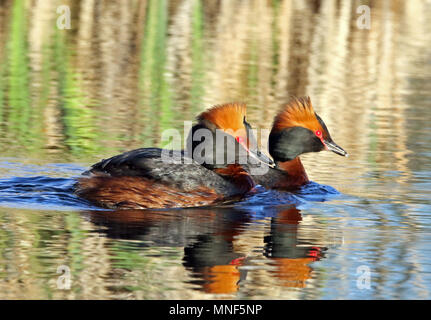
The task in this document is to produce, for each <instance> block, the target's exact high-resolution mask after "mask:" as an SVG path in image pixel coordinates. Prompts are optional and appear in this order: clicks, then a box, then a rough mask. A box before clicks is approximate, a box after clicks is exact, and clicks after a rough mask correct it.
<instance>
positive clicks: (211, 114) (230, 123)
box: [197, 102, 246, 132]
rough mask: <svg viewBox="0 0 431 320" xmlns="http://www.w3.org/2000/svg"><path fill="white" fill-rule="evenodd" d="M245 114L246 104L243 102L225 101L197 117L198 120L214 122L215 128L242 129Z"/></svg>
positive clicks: (234, 130)
mask: <svg viewBox="0 0 431 320" xmlns="http://www.w3.org/2000/svg"><path fill="white" fill-rule="evenodd" d="M245 116H246V105H245V104H244V103H235V102H234V103H226V104H221V105H216V106H214V107H212V108H210V109H208V110H206V111H204V112H202V113H201V114H200V115H199V116H198V117H197V119H198V121H202V120H206V121H209V122H211V123H212V124H214V125H215V126H216V127H217V129H221V130H225V131H226V130H232V131H233V132H236V131H238V130H244V118H245Z"/></svg>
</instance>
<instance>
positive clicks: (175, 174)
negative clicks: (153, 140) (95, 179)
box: [83, 148, 233, 192]
mask: <svg viewBox="0 0 431 320" xmlns="http://www.w3.org/2000/svg"><path fill="white" fill-rule="evenodd" d="M83 174H84V175H89V174H108V175H111V176H139V177H144V178H148V179H151V180H154V181H157V182H162V183H164V184H166V185H171V186H175V187H178V188H181V189H183V190H185V191H191V190H194V189H195V188H197V187H202V186H205V187H208V188H211V189H215V190H220V192H222V191H223V192H226V190H228V189H232V190H233V187H232V183H231V182H229V181H228V180H226V179H224V178H223V177H222V176H220V175H218V174H217V173H215V172H213V171H211V170H209V169H207V168H205V167H204V166H202V165H200V164H198V163H197V162H195V161H193V160H192V159H191V158H189V157H187V154H186V152H184V151H172V150H166V149H159V148H141V149H136V150H132V151H128V152H125V153H122V154H119V155H116V156H114V157H111V158H109V159H104V160H102V161H100V162H98V163H96V164H94V165H93V166H91V168H90V170H88V171H86V172H84V173H83Z"/></svg>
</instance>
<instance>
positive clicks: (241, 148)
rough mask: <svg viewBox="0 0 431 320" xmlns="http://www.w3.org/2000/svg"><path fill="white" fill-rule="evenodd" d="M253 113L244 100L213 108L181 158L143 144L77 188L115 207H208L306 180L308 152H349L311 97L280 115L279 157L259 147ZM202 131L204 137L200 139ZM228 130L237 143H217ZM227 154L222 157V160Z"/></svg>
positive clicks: (96, 169)
mask: <svg viewBox="0 0 431 320" xmlns="http://www.w3.org/2000/svg"><path fill="white" fill-rule="evenodd" d="M245 116H246V106H245V105H244V104H235V103H233V104H224V105H219V106H215V107H212V108H210V109H208V110H207V111H205V112H203V113H201V114H200V115H199V116H198V117H197V124H196V125H195V126H193V128H192V129H191V132H190V134H189V138H188V148H187V149H188V151H189V152H186V151H170V152H171V153H170V154H171V155H173V154H175V156H176V158H175V157H172V158H167V157H164V155H165V154H169V151H168V152H167V153H166V151H167V150H163V149H159V148H142V149H136V150H132V151H129V152H125V153H123V154H120V155H117V156H114V157H112V158H109V159H105V160H102V161H101V162H99V163H96V164H94V165H93V166H92V167H91V168H90V170H88V171H86V172H85V173H84V176H83V177H81V178H79V179H78V182H77V184H76V186H75V192H76V194H77V195H79V196H80V197H82V198H85V199H87V200H89V201H91V202H92V203H94V204H96V205H98V206H101V207H105V208H111V209H116V208H120V209H138V208H174V207H197V206H205V205H212V204H216V203H220V202H224V201H227V200H232V199H239V198H241V197H242V196H244V195H245V194H246V193H248V192H249V191H251V190H252V189H253V188H254V187H255V186H256V185H258V184H259V185H262V186H263V187H265V188H267V189H281V190H292V189H295V188H298V187H300V186H302V185H304V184H306V183H307V182H308V181H309V180H308V177H307V174H306V172H305V169H304V167H303V165H302V163H301V160H300V158H299V156H300V155H301V154H304V153H307V152H319V151H322V150H330V151H333V152H335V153H337V154H339V155H342V156H347V153H346V152H345V151H344V150H343V149H342V148H341V147H339V146H338V145H337V144H336V143H335V142H334V141H333V140H332V138H331V136H330V134H329V131H328V129H327V127H326V125H325V123H324V122H323V120H322V119H321V118H320V117H319V116H318V115H317V114H316V113H315V112H314V110H313V106H312V104H311V100H310V98H309V97H303V98H293V99H292V100H291V101H290V102H289V103H288V104H287V105H286V106H284V107H283V108H282V109H281V110H280V111H279V113H278V114H277V115H276V117H275V119H274V123H273V126H272V130H271V133H270V135H269V144H268V146H269V153H270V155H271V156H272V158H273V159H274V161H272V160H271V159H269V158H268V157H267V156H265V155H264V154H263V153H262V152H260V151H259V149H258V148H257V147H256V143H255V138H254V136H253V134H252V132H251V129H252V128H251V126H250V125H249V124H248V123H247V121H246V117H245ZM202 130H203V133H204V134H202V135H201V139H200V140H199V139H195V138H194V137H195V135H196V133H199V132H201V131H202ZM205 130H206V131H205ZM205 132H209V133H210V135H209V136H208V135H205ZM220 133H221V134H222V137H223V139H226V141H230V142H231V143H230V144H229V143H226V145H224V146H223V149H220V148H217V146H216V143H217V142H216V141H217V139H216V137H218V136H219V134H220ZM202 137H203V139H202ZM218 141H219V140H218ZM223 141H225V140H223ZM227 145H230V146H233V147H234V151H233V157H234V159H231V161H229V160H226V157H225V156H226V154H227V153H228V152H229V151H231V150H230V149H229V148H228V147H226V146H227ZM202 150H203V151H204V152H202ZM241 152H242V153H241ZM220 153H221V158H222V161H218V162H216V161H214V159H216V158H217V159H220ZM241 154H243V155H244V154H245V155H246V158H245V159H246V161H245V162H244V161H242V162H241V161H239V159H240V155H241ZM197 155H199V159H197ZM174 158H175V159H176V160H175V159H174ZM172 159H174V160H172ZM192 159H193V160H192ZM184 160H189V161H184ZM252 160H254V161H252ZM256 160H258V161H256ZM257 164H258V165H262V164H263V165H267V166H268V168H267V170H265V171H266V173H265V174H256V173H255V171H253V170H252V169H253V167H254V166H256V165H257Z"/></svg>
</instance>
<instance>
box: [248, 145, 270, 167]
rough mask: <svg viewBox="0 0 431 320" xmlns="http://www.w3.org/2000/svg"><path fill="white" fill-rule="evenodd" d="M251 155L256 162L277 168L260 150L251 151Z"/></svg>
mask: <svg viewBox="0 0 431 320" xmlns="http://www.w3.org/2000/svg"><path fill="white" fill-rule="evenodd" d="M249 154H250V156H251V157H253V158H255V159H256V160H258V161H260V162H262V163H264V164H266V165H268V166H270V167H272V168H273V167H275V163H274V161H272V159H270V158H269V157H268V156H267V155H266V154H264V153H262V152H261V151H260V150H259V149H257V150H249Z"/></svg>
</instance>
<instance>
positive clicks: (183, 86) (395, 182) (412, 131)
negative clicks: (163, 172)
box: [0, 0, 431, 299]
mask: <svg viewBox="0 0 431 320" xmlns="http://www.w3.org/2000/svg"><path fill="white" fill-rule="evenodd" d="M367 3H369V5H370V7H371V29H370V30H366V29H359V28H357V26H356V19H357V18H358V14H357V13H356V8H357V7H358V6H359V5H360V4H362V2H361V1H336V0H326V1H323V0H322V1H293V0H284V1H281V0H280V1H260V0H250V1H234V0H229V1H213V0H209V1H198V0H176V1H167V0H148V1H144V0H142V1H137V0H134V1H124V2H122V5H121V6H119V5H118V4H117V3H115V2H111V1H94V0H82V1H71V0H69V1H59V0H46V1H45V0H44V1H12V0H5V1H1V2H0V148H1V150H2V156H6V157H22V158H30V159H38V161H51V162H60V161H61V162H74V163H78V162H79V163H85V164H86V165H87V164H90V163H92V162H95V161H97V160H99V159H100V158H102V157H107V156H109V155H112V154H115V153H118V152H121V151H125V150H128V149H132V148H137V147H141V146H145V147H148V146H160V136H161V133H162V131H163V130H165V129H169V128H177V129H180V130H181V129H182V128H183V121H189V120H192V119H193V118H194V116H195V115H196V114H197V113H199V112H200V111H202V110H204V109H205V108H207V107H209V106H211V105H214V104H219V103H224V102H228V101H243V102H246V103H247V105H248V118H249V122H250V123H251V124H252V125H253V126H254V127H256V128H270V126H271V122H272V119H273V117H274V115H275V113H276V111H277V110H278V108H279V107H280V106H281V105H283V104H284V103H286V102H287V100H288V99H289V97H290V96H291V95H297V96H300V95H309V96H310V97H311V99H312V102H313V104H314V106H315V110H316V111H317V113H319V115H320V116H321V117H322V118H323V119H324V120H325V123H326V124H327V126H328V128H329V130H330V131H331V134H332V137H333V138H334V140H335V141H336V142H337V143H338V144H339V145H341V146H342V147H343V148H345V149H346V150H347V151H348V152H349V154H350V157H349V158H348V159H345V158H342V157H338V156H336V155H334V154H329V153H320V154H312V155H306V156H304V163H305V166H306V168H307V171H308V174H309V176H310V178H311V179H312V180H314V181H318V182H319V183H325V184H329V185H331V186H333V187H335V188H337V189H338V190H340V191H341V192H343V193H346V194H349V195H356V196H362V197H364V198H365V199H375V198H385V197H387V194H386V193H387V190H388V189H390V190H391V191H392V193H393V194H391V196H392V197H394V198H397V197H398V198H399V199H401V197H405V198H403V199H408V200H409V201H410V200H411V199H412V198H411V197H413V196H409V195H406V193H408V192H409V191H411V188H413V187H412V186H411V181H412V179H414V172H415V170H417V168H418V164H419V165H422V166H424V167H425V165H424V164H421V162H420V161H421V160H420V159H419V160H416V159H414V155H415V154H417V153H419V152H423V148H424V147H423V145H419V144H418V143H415V141H414V140H415V139H416V137H417V136H425V133H424V132H426V131H427V128H426V127H421V126H419V125H418V126H416V125H414V124H412V123H413V122H415V121H421V120H422V122H421V123H422V124H423V125H424V126H426V125H427V122H426V121H425V120H424V119H430V118H431V109H430V108H429V101H430V95H429V92H431V64H430V63H429V60H430V57H431V47H430V46H429V43H431V22H430V21H431V20H430V19H429V18H430V16H431V4H430V2H429V1H428V2H427V1H421V0H409V1H389V0H386V1H385V0H382V1H368V2H367ZM60 4H68V5H69V6H70V8H71V12H72V29H71V30H59V29H57V28H56V27H55V23H56V19H57V17H58V14H57V13H56V8H57V7H58V6H59V5H60ZM428 122H429V121H428ZM428 128H429V123H428ZM427 137H429V135H428V136H427ZM418 139H419V138H418ZM423 141H425V144H426V143H427V141H429V139H428V140H426V139H425V140H423ZM262 144H263V146H266V137H262ZM35 161H36V160H35ZM30 162H31V161H30ZM425 168H426V167H425ZM387 172H391V173H393V175H392V176H385V174H386V173H387ZM364 177H365V178H370V179H369V180H371V181H377V182H378V183H379V184H378V187H379V188H380V189H379V190H378V191H376V188H372V187H370V184H371V182H368V180H367V179H364ZM375 177H377V178H376V179H375V180H372V179H371V178H375ZM363 180H365V182H364V181H363ZM377 182H376V183H377ZM381 189H385V191H384V192H383V191H382V190H381ZM1 214H2V218H1V220H2V221H8V222H7V223H5V224H4V229H5V231H4V232H5V236H4V238H3V239H9V240H7V241H9V242H10V241H12V243H6V242H7V241H6V240H2V241H5V242H4V246H3V247H5V248H8V249H7V250H6V251H7V252H6V258H5V259H6V260H7V261H8V268H9V270H5V267H4V265H5V264H2V267H1V269H0V273H1V274H4V273H5V272H6V273H7V274H8V276H7V277H6V278H3V279H6V280H5V281H3V282H0V292H2V298H16V297H23V295H24V292H25V297H27V298H39V297H47V298H83V299H87V298H102V297H115V298H160V297H162V298H178V290H180V291H181V292H182V296H181V297H182V298H202V297H208V295H204V293H206V294H210V293H224V294H225V295H222V296H221V297H235V296H236V295H235V294H237V293H238V291H239V290H245V291H247V290H250V292H253V293H254V294H255V295H254V296H255V297H265V293H264V292H261V291H259V290H258V289H255V288H261V287H265V288H267V287H268V286H272V287H273V288H274V289H273V292H272V294H273V296H274V297H278V298H295V297H298V296H299V293H298V291H294V290H293V291H283V290H282V288H283V286H284V285H285V286H287V287H297V288H300V287H305V286H306V284H307V285H308V287H311V288H319V287H320V286H321V285H322V283H321V282H322V281H323V280H322V279H320V278H313V276H312V269H311V267H310V264H309V262H311V260H312V258H310V257H309V256H307V255H306V254H305V255H304V254H303V255H302V256H301V255H299V256H297V257H295V258H292V257H291V256H290V255H287V256H286V257H283V256H280V257H275V258H273V259H274V262H273V264H272V265H271V266H270V267H268V268H267V269H265V268H262V269H259V270H256V271H254V272H253V273H252V274H251V275H249V276H248V278H247V282H246V284H245V288H242V289H241V288H240V286H239V285H238V281H239V280H240V279H241V277H243V276H244V275H243V274H244V272H247V269H246V268H245V269H244V268H241V267H240V266H237V265H236V264H235V263H234V264H230V262H231V261H241V260H235V259H237V258H243V257H247V258H248V259H255V260H254V263H255V264H259V261H260V260H259V259H262V257H261V255H256V254H254V253H253V252H254V251H253V250H257V249H256V248H258V249H259V250H260V249H262V248H265V246H267V243H265V235H267V233H268V230H267V229H266V228H267V227H268V221H262V223H263V224H262V226H261V227H260V226H259V225H257V226H253V228H247V227H240V228H238V229H235V228H234V227H232V226H230V228H231V229H232V228H233V229H232V230H227V231H229V232H232V231H234V232H237V234H235V235H234V236H231V238H230V239H226V237H227V234H228V233H229V232H227V231H226V230H221V231H220V232H221V235H220V234H217V233H216V235H212V236H213V237H214V236H215V237H216V238H217V239H216V240H219V241H221V242H220V243H219V244H220V245H225V246H227V247H226V248H228V250H227V253H229V254H230V255H231V256H230V255H227V256H229V258H232V259H231V260H230V261H228V260H229V259H227V260H226V261H221V262H220V261H219V262H216V263H214V264H213V265H203V266H202V267H201V268H197V269H196V268H195V269H193V268H188V267H186V266H184V265H183V263H182V262H181V261H182V259H184V257H183V256H184V249H183V248H182V247H174V246H169V245H166V248H165V246H164V245H161V246H160V247H159V248H158V249H160V250H162V248H163V249H165V250H166V252H167V253H168V254H170V255H172V262H170V263H169V262H167V261H166V260H164V263H165V265H163V266H162V267H161V268H160V267H157V268H156V266H158V263H159V257H158V256H157V254H156V252H154V256H152V255H151V249H148V250H147V251H145V255H144V254H143V253H140V252H139V251H136V252H134V251H133V250H125V249H124V248H125V247H127V246H133V244H134V241H135V240H127V241H126V240H122V241H114V240H112V239H111V237H112V236H114V237H115V235H112V234H108V237H104V236H101V235H100V234H98V233H96V232H93V230H94V228H95V225H94V224H96V225H97V223H98V221H99V220H98V219H99V218H100V214H98V213H87V214H84V216H85V219H84V218H82V216H81V215H80V213H76V212H75V213H73V212H72V213H67V214H64V213H58V212H48V213H44V214H42V215H38V216H35V217H33V216H32V215H29V214H28V211H26V210H18V209H1ZM135 214H136V213H135ZM280 214H281V215H282V213H280ZM154 215H156V217H157V219H156V218H155V217H154V216H152V218H151V217H149V218H148V221H146V222H145V221H142V220H143V219H144V220H145V217H142V216H140V215H139V214H138V216H137V217H136V216H135V217H133V213H131V216H130V217H129V216H122V217H121V220H122V221H120V222H121V223H125V221H124V220H125V219H127V218H130V219H132V221H128V224H127V228H125V229H126V230H125V231H127V229H128V228H131V226H130V223H132V225H133V222H134V223H136V224H137V226H138V229H139V228H142V229H145V228H147V229H148V228H150V227H148V226H147V225H146V224H147V223H148V224H150V225H151V222H153V221H158V224H159V225H158V227H159V228H160V230H162V229H163V228H162V227H161V226H163V224H164V223H165V221H164V220H163V218H166V220H167V221H166V230H170V229H169V228H170V227H172V226H171V225H170V224H169V221H170V219H173V220H175V219H177V220H178V219H180V220H181V219H186V218H185V217H188V215H187V213H184V217H183V218H179V217H175V216H171V215H169V214H167V216H163V214H161V215H157V214H156V213H155V214H154ZM376 215H379V213H376ZM196 216H197V217H200V218H202V217H205V219H209V220H210V221H211V218H212V215H211V214H210V213H208V212H206V213H205V214H203V215H202V216H200V215H198V214H197V213H196V212H193V213H192V214H191V215H190V217H189V218H190V220H191V221H193V219H194V218H195V217H196ZM111 218H112V219H116V218H118V216H116V215H115V214H112V215H109V216H104V217H103V219H104V220H103V219H102V220H103V221H104V223H105V224H106V223H107V221H108V220H109V219H111ZM133 219H134V220H133ZM279 219H281V220H283V218H282V217H279ZM303 219H304V220H302V221H301V222H300V223H299V225H295V224H294V223H293V224H292V223H287V224H281V226H280V225H279V226H278V227H279V228H281V229H283V228H285V229H284V231H283V232H279V233H278V234H283V233H286V234H288V235H290V236H292V235H293V236H294V239H296V238H295V235H296V236H298V235H297V232H300V233H301V236H298V237H299V238H301V237H304V238H306V239H312V241H309V242H311V243H312V244H313V245H314V246H322V247H325V246H327V245H328V241H329V240H328V237H329V236H328V235H327V234H324V232H322V229H321V228H319V227H316V226H319V224H321V223H325V221H323V222H322V221H320V220H319V219H321V217H318V218H315V217H314V218H312V217H310V216H307V217H303ZM323 220H324V219H323ZM406 221H407V222H406V223H407V224H408V226H409V228H413V229H414V218H410V217H408V218H406ZM108 222H109V221H108ZM111 222H112V221H111ZM177 222H178V221H177ZM190 223H191V225H192V226H191V227H190V226H187V228H193V222H190ZM205 223H206V222H202V221H199V223H197V224H196V229H199V232H202V228H204V226H205ZM208 223H209V224H211V222H208ZM242 223H244V225H247V222H246V221H242ZM44 224H46V225H48V226H50V225H55V226H56V228H55V229H56V230H57V231H55V232H54V231H50V230H49V228H45V227H43V225H44ZM32 225H36V226H37V227H36V228H33V227H31V226H32ZM160 225H161V226H160ZM173 225H175V226H176V227H178V228H179V226H178V225H176V224H173ZM11 226H13V228H12V227H11ZM221 226H224V227H225V225H223V223H222V224H221ZM295 226H296V227H295ZM105 227H106V226H105ZM273 227H274V228H277V226H275V225H274V226H273ZM269 228H270V231H269V232H270V233H271V228H272V226H269ZM61 229H64V230H65V231H64V232H61V231H58V230H61ZM147 229H145V230H147ZM208 229H209V230H211V231H212V232H213V231H214V230H217V228H216V227H214V226H213V225H211V226H210V227H208ZM286 229H287V231H286ZM109 230H110V229H109V226H108V232H109ZM160 230H159V231H160ZM114 231H115V232H118V223H117V227H116V228H114ZM40 232H41V233H50V232H52V233H53V234H52V235H50V237H48V238H50V239H52V242H48V243H43V241H42V242H41V243H39V242H38V241H39V240H38V239H39V238H38V237H39V236H38V233H40ZM56 232H57V233H58V234H55V233H56ZM187 232H188V233H187V234H189V235H190V234H192V235H198V234H199V232H198V231H196V232H194V231H193V230H192V231H190V230H189V229H188V231H187ZM223 232H224V233H223ZM274 232H275V235H274V234H272V237H273V240H272V241H278V240H280V239H278V238H277V232H276V231H273V233H274ZM138 233H139V232H138ZM179 233H180V234H181V232H179ZM163 234H165V233H163ZM41 238H44V237H41ZM11 239H12V240H11ZM274 239H275V240H274ZM277 239H278V240H277ZM204 240H205V239H203V240H202V241H204ZM213 240H214V239H213ZM282 240H283V239H281V240H280V241H282ZM386 240H387V239H386ZM389 240H390V239H389ZM389 240H387V241H389ZM410 240H412V239H410ZM14 241H16V242H14ZM123 241H124V243H123ZM184 241H185V240H184ZM208 241H209V240H208ZM223 241H225V242H223ZM204 242H205V241H204ZM210 242H211V241H210ZM216 242H217V241H216ZM411 242H413V241H411ZM276 243H277V242H276ZM122 245H124V247H122ZM183 245H184V246H187V245H188V244H187V243H186V241H185V242H184V243H183ZM202 245H203V244H202ZM40 246H42V247H41V248H44V249H46V250H38V249H36V248H40ZM49 250H52V251H51V252H52V254H53V256H52V257H49V256H46V257H44V256H42V257H39V256H38V254H41V255H43V254H45V252H50V251H49ZM63 250H65V251H66V252H63ZM123 251H126V253H127V254H130V256H127V257H125V256H124V257H122V256H121V253H122V252H123ZM154 251H156V250H154ZM59 253H62V254H63V253H64V255H65V256H66V257H67V259H69V262H68V263H70V264H72V266H74V270H78V271H76V272H77V274H75V275H74V279H75V280H74V281H75V284H77V286H76V287H77V288H78V289H76V290H72V291H70V292H61V291H58V290H57V291H56V290H53V288H54V287H55V277H53V274H55V270H51V269H50V270H49V271H46V270H44V262H43V261H44V259H48V260H49V259H51V260H49V263H48V264H49V265H50V266H51V267H53V266H54V265H58V264H61V263H63V262H64V257H63V256H61V255H59ZM224 253H226V252H224ZM116 255H118V256H119V257H120V258H119V259H118V260H115V258H112V257H113V256H116ZM221 256H223V254H221ZM122 258H124V259H123V260H122ZM283 259H284V260H283ZM121 261H123V262H124V261H132V262H133V263H135V264H136V265H134V266H131V265H127V264H126V265H122V264H121V263H122V262H121ZM185 264H186V263H185ZM186 265H187V264H186ZM136 266H138V267H136ZM28 270H31V274H27V272H28ZM244 270H245V271H244ZM33 273H36V274H38V275H40V278H38V277H34V274H33ZM46 273H48V274H49V281H48V282H46V283H45V282H43V281H42V280H41V279H46V278H48V276H47V274H46ZM18 274H19V275H20V276H17V275H18ZM22 274H23V275H24V276H21V275H22ZM149 275H152V276H151V277H150V276H149ZM163 279H184V281H183V283H181V284H179V283H175V284H169V283H166V282H164V281H163ZM196 281H197V284H196V283H195V282H196ZM118 282H120V284H119V283H118ZM41 283H43V285H41ZM90 283H91V284H90ZM280 283H281V284H280ZM78 284H79V285H78ZM169 285H172V286H174V287H175V290H170V289H172V288H170V287H169ZM178 286H181V287H180V288H178ZM194 286H198V289H199V290H189V289H190V288H192V287H193V288H194V289H195V287H194ZM136 287H139V288H141V289H142V288H144V289H143V290H133V288H136ZM153 289H154V291H152V290H153ZM156 289H157V290H156ZM164 289H166V290H164ZM168 289H169V290H168ZM254 290H256V291H254ZM310 296H311V297H313V294H311V295H310ZM217 297H219V296H217Z"/></svg>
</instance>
